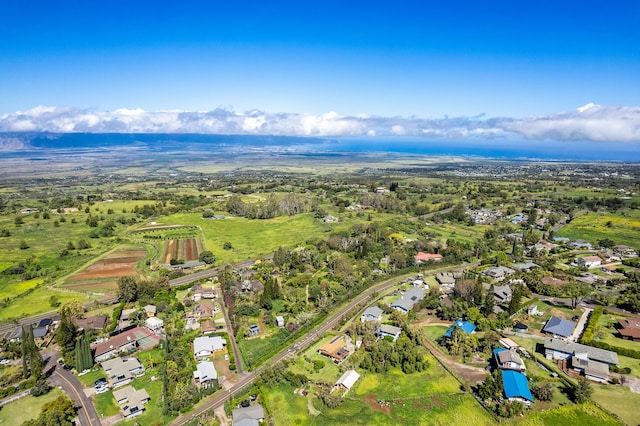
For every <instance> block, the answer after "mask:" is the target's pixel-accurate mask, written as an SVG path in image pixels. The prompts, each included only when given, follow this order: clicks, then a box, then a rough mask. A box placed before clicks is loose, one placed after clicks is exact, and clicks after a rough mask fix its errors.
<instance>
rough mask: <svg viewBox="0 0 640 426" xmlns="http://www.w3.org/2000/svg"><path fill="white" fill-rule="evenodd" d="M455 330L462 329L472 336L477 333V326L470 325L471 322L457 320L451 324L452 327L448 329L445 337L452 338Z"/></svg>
mask: <svg viewBox="0 0 640 426" xmlns="http://www.w3.org/2000/svg"><path fill="white" fill-rule="evenodd" d="M455 329H460V330H462V331H464V332H465V333H467V334H472V333H474V332H475V331H476V326H475V325H474V324H472V323H470V322H469V321H463V320H461V319H457V320H455V321H454V322H453V324H451V327H449V328H448V329H447V331H446V332H445V333H444V335H445V336H446V337H449V338H450V337H451V333H453V330H455Z"/></svg>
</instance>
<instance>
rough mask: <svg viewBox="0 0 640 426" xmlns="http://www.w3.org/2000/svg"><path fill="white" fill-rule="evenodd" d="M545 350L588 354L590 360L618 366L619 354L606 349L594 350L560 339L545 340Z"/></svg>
mask: <svg viewBox="0 0 640 426" xmlns="http://www.w3.org/2000/svg"><path fill="white" fill-rule="evenodd" d="M544 347H545V349H552V350H554V351H559V352H564V353H568V354H574V353H576V352H577V353H587V354H589V355H588V357H589V359H592V360H594V361H600V362H604V363H607V364H611V365H617V364H618V354H617V353H615V352H612V351H608V350H606V349H600V348H594V347H591V346H587V345H582V344H580V343H574V342H566V341H564V340H559V339H549V338H547V339H544Z"/></svg>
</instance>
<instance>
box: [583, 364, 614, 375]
mask: <svg viewBox="0 0 640 426" xmlns="http://www.w3.org/2000/svg"><path fill="white" fill-rule="evenodd" d="M584 374H585V375H586V376H594V377H601V378H604V379H606V378H607V377H609V365H608V364H605V363H604V362H598V361H591V360H590V361H589V363H588V364H587V366H585V367H584Z"/></svg>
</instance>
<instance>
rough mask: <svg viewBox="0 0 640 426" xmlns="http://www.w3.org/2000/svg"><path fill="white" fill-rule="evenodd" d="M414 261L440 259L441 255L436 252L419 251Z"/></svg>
mask: <svg viewBox="0 0 640 426" xmlns="http://www.w3.org/2000/svg"><path fill="white" fill-rule="evenodd" d="M415 259H416V261H420V262H428V261H429V260H442V255H441V254H438V253H423V252H421V251H419V252H418V254H416V255H415Z"/></svg>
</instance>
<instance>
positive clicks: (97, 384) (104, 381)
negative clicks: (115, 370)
mask: <svg viewBox="0 0 640 426" xmlns="http://www.w3.org/2000/svg"><path fill="white" fill-rule="evenodd" d="M108 385H109V382H107V379H105V378H104V377H101V378H99V379H98V380H96V382H95V383H94V384H93V387H94V388H96V389H98V388H101V387H105V386H108Z"/></svg>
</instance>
